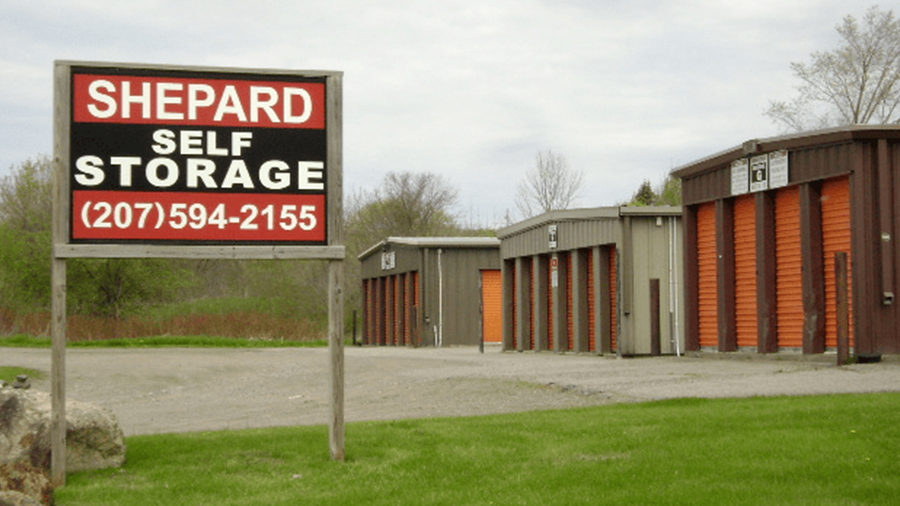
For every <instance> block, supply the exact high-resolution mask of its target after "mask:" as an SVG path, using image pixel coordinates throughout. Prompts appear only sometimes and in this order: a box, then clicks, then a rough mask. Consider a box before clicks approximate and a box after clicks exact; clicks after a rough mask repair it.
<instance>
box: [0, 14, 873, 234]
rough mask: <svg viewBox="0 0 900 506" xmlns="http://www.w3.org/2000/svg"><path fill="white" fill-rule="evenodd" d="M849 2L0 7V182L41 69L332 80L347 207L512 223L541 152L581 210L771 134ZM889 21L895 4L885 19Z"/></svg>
mask: <svg viewBox="0 0 900 506" xmlns="http://www.w3.org/2000/svg"><path fill="white" fill-rule="evenodd" d="M867 7H868V4H864V3H863V4H861V3H858V2H848V1H846V0H843V1H839V0H797V1H794V0H777V1H772V0H754V1H750V2H733V1H730V0H728V1H724V0H723V1H713V0H696V1H691V0H679V1H663V0H659V1H642V0H570V1H566V0H515V1H512V0H510V1H506V0H474V1H469V0H460V1H441V0H428V1H424V0H419V1H411V0H410V1H405V0H379V1H366V0H327V1H311V0H289V1H266V0H254V1H252V2H250V1H238V0H218V1H215V2H213V1H209V0H202V1H192V0H177V1H169V0H159V1H145V2H141V1H137V0H135V1H122V0H91V1H80V0H65V1H43V0H25V1H19V0H0V58H2V62H0V92H2V93H0V176H4V175H7V174H8V173H9V167H10V166H12V165H14V164H18V163H20V162H21V161H23V160H25V159H27V158H30V157H35V156H36V155H39V154H51V151H52V121H53V107H52V69H53V62H54V60H80V61H112V62H130V63H153V64H179V65H200V66H227V67H245V68H277V69H299V70H303V69H314V70H339V71H343V72H344V191H345V194H346V193H351V192H353V191H354V190H356V189H358V188H368V187H371V186H374V185H377V184H379V183H380V181H381V179H382V177H383V176H384V174H386V173H387V172H390V171H414V172H435V173H439V174H441V175H443V176H444V177H445V178H446V179H447V180H448V181H449V182H450V183H451V184H452V185H454V186H455V187H456V188H457V189H458V190H459V196H460V199H459V209H458V210H459V212H460V214H461V215H462V216H463V217H464V219H465V220H467V221H473V222H476V223H479V224H493V223H495V222H497V221H499V220H501V219H502V218H503V216H504V214H505V213H506V211H507V209H510V210H511V211H514V209H515V205H514V195H515V187H516V185H517V183H518V182H519V181H521V180H522V178H523V177H524V174H525V172H526V171H528V170H529V169H531V168H532V167H533V166H534V158H535V155H536V154H537V152H538V151H541V150H547V149H550V150H553V151H554V152H557V153H559V154H562V155H563V156H565V157H566V158H567V159H568V161H569V163H570V165H571V166H572V167H573V168H574V169H576V170H582V171H584V174H585V187H584V191H583V195H582V197H581V199H580V201H579V202H578V206H579V207H595V206H607V205H614V204H616V203H618V202H621V201H624V200H627V199H628V198H629V197H630V196H631V194H632V193H634V191H635V190H636V189H637V187H638V186H639V185H640V183H641V181H642V180H644V179H649V180H650V181H651V182H653V183H657V182H659V181H661V180H662V179H663V178H664V177H665V175H666V174H667V173H668V171H669V170H671V169H672V168H674V167H677V166H680V165H683V164H686V163H688V162H691V161H693V160H696V159H699V158H703V157H705V156H707V155H710V154H713V153H715V152H718V151H722V150H724V149H727V148H730V147H733V146H736V145H738V144H741V143H742V142H744V141H745V140H748V139H752V138H759V137H768V136H772V135H777V134H779V133H781V132H780V131H779V130H778V128H777V127H776V126H775V125H773V124H772V123H771V122H770V121H769V120H768V118H766V117H765V116H763V111H764V110H765V109H766V107H767V105H768V102H769V100H771V99H788V98H790V97H791V96H793V94H794V86H795V85H796V84H797V83H796V81H795V80H794V79H793V77H792V75H791V72H790V67H789V64H790V62H805V61H808V60H809V54H810V53H812V52H813V51H817V50H830V49H832V48H834V47H835V45H836V42H837V35H836V32H835V30H834V27H835V25H837V24H838V22H839V21H840V20H841V19H842V18H843V17H844V16H845V15H847V14H852V15H854V16H856V17H857V18H861V17H862V15H863V13H864V12H865V10H866V8H867ZM883 7H884V8H890V7H891V6H890V5H883Z"/></svg>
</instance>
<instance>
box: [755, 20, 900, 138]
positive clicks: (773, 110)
mask: <svg viewBox="0 0 900 506" xmlns="http://www.w3.org/2000/svg"><path fill="white" fill-rule="evenodd" d="M835 29H836V30H837V33H838V36H839V42H838V45H837V47H836V48H835V49H833V50H831V51H817V52H815V53H812V54H811V55H810V62H809V63H791V70H792V71H793V73H794V77H796V78H797V79H798V80H799V81H800V84H799V86H797V96H796V97H795V98H793V99H792V100H791V101H788V102H784V101H771V102H770V105H769V109H768V110H766V112H765V114H766V116H768V117H769V118H770V119H771V120H772V121H773V122H775V123H776V124H778V125H781V126H782V127H784V128H785V129H786V130H788V131H796V132H800V131H804V130H810V129H815V128H825V127H834V126H840V125H861V124H868V123H875V124H886V123H897V122H898V121H900V108H898V105H900V21H898V20H897V19H896V18H895V17H894V13H893V11H891V10H888V11H882V10H880V9H879V8H878V7H877V6H873V7H871V8H869V10H868V11H866V14H865V15H864V16H863V19H862V23H860V22H859V21H857V20H856V18H854V17H853V16H849V15H848V16H846V17H844V19H843V21H842V22H841V23H840V24H838V25H837V26H836V27H835Z"/></svg>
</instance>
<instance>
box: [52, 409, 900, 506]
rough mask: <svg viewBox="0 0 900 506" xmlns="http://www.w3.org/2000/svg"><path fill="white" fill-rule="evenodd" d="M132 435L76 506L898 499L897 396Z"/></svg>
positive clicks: (91, 478)
mask: <svg viewBox="0 0 900 506" xmlns="http://www.w3.org/2000/svg"><path fill="white" fill-rule="evenodd" d="M346 435H347V461H346V462H344V463H339V462H333V461H330V460H329V458H328V437H327V432H326V429H325V428H324V427H295V428H283V429H266V430H248V431H237V432H212V433H196V434H176V435H154V436H140V437H131V438H129V439H128V441H127V443H128V462H127V464H126V465H125V467H124V468H123V469H120V470H105V471H98V472H93V473H81V474H74V475H70V476H69V480H68V486H66V487H65V488H62V489H59V490H57V496H56V497H57V504H59V505H62V506H74V505H101V504H102V505H151V504H159V505H167V506H169V505H198V504H213V505H267V506H270V505H304V504H311V505H331V504H347V505H363V504H364V505H419V504H429V505H431V504H435V505H448V506H458V505H492V504H493V505H518V504H529V505H548V504H559V505H578V504H585V505H588V504H589V505H596V504H611V505H654V504H665V505H682V504H683V505H691V506H696V505H709V504H723V505H743V504H759V505H772V504H778V505H792V504H800V505H864V504H865V505H871V504H897V503H898V501H900V394H870V395H840V396H816V397H777V398H753V399H724V400H698V399H685V400H677V401H665V402H654V403H645V404H630V405H613V406H603V407H595V408H586V409H576V410H564V411H546V412H533V413H523V414H514V415H502V416H486V417H474V418H455V419H425V420H404V421H394V422H368V423H353V424H348V426H347V430H346Z"/></svg>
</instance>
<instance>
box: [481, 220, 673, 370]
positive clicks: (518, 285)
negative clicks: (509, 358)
mask: <svg viewBox="0 0 900 506" xmlns="http://www.w3.org/2000/svg"><path fill="white" fill-rule="evenodd" d="M680 222H681V208H680V207H604V208H594V209H574V210H566V211H552V212H549V213H546V214H543V215H541V216H537V217H534V218H531V219H528V220H525V221H523V222H521V223H517V224H515V225H512V226H510V227H507V228H504V229H501V230H499V231H498V232H497V236H498V237H499V238H500V241H501V243H500V255H501V257H502V258H503V265H502V271H503V272H502V276H503V348H504V350H518V351H523V350H535V351H544V350H550V351H558V352H565V351H575V352H584V353H598V354H599V353H611V352H616V353H618V354H620V355H658V354H662V353H666V354H668V353H677V352H679V351H680V350H681V349H683V339H682V338H681V337H680V336H681V335H682V333H681V332H680V331H679V329H680V328H681V325H682V324H681V322H682V320H683V318H682V316H681V315H682V314H683V310H684V306H683V303H682V297H681V296H680V294H681V279H682V275H681V266H682V262H681V240H682V231H681V225H680Z"/></svg>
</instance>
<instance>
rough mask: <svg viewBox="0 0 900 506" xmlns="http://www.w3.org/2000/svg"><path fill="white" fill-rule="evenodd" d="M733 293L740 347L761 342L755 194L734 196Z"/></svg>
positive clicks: (751, 345)
mask: <svg viewBox="0 0 900 506" xmlns="http://www.w3.org/2000/svg"><path fill="white" fill-rule="evenodd" d="M734 293H735V297H734V298H735V301H734V302H735V304H734V306H735V328H736V333H737V345H738V347H753V346H756V345H757V344H758V342H759V341H758V334H757V327H758V324H757V312H756V197H755V196H754V195H743V196H741V197H738V198H736V199H735V200H734Z"/></svg>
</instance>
